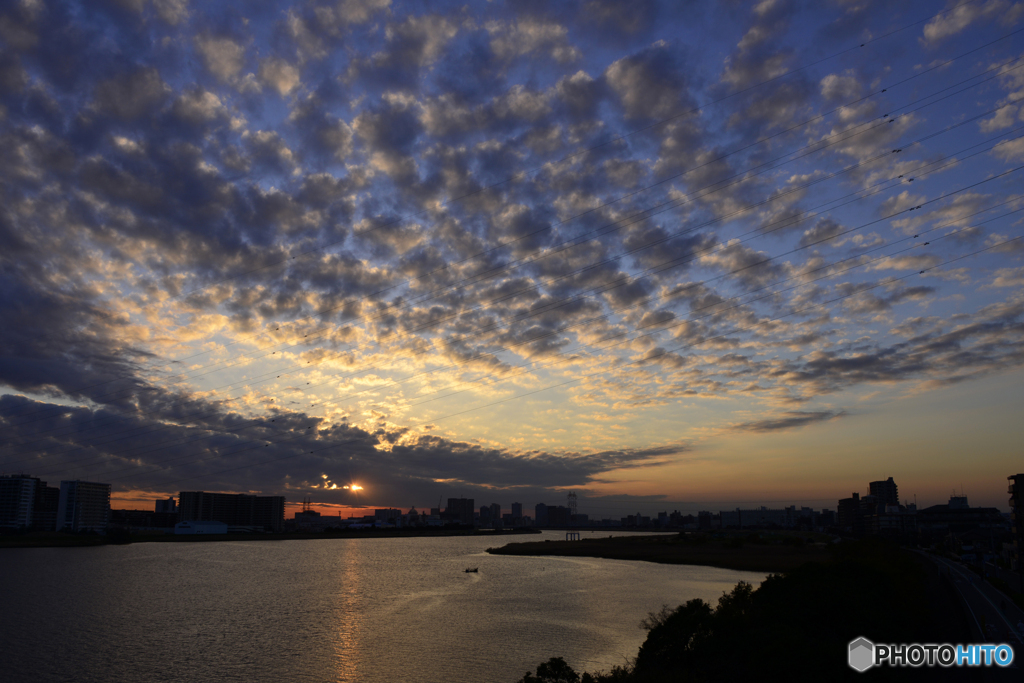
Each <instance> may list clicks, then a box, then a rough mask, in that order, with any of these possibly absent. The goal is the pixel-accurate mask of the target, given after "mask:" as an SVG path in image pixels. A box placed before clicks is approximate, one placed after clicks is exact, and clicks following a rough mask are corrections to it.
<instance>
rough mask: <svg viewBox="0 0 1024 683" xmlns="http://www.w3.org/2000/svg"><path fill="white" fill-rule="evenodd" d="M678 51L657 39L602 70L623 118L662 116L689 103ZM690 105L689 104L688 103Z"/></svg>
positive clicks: (668, 114) (676, 111)
mask: <svg viewBox="0 0 1024 683" xmlns="http://www.w3.org/2000/svg"><path fill="white" fill-rule="evenodd" d="M684 71H685V67H684V64H683V61H682V59H681V58H680V56H679V54H678V53H677V52H675V51H673V50H672V49H671V48H670V47H669V45H668V44H667V43H665V42H662V41H659V42H657V43H655V44H653V45H651V46H650V47H648V48H647V49H645V50H643V51H641V52H638V53H636V54H633V55H630V56H628V57H623V58H622V59H620V60H617V61H615V62H613V63H612V64H611V65H610V66H609V67H608V68H607V69H606V70H605V73H604V78H605V80H606V81H607V82H608V85H609V87H610V88H611V90H612V91H613V92H614V93H615V94H616V95H617V96H618V98H619V102H620V103H621V104H622V108H623V110H624V111H625V114H626V117H627V118H631V119H636V118H641V119H647V118H653V119H663V118H667V117H669V116H672V115H673V114H679V113H681V112H682V110H683V109H684V108H687V105H690V104H691V100H690V98H689V96H688V92H687V88H686V83H685V81H684V79H683V78H682V76H681V74H682V73H683V72H684ZM691 106H692V105H691Z"/></svg>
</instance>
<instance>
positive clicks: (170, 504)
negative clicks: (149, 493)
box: [155, 496, 178, 514]
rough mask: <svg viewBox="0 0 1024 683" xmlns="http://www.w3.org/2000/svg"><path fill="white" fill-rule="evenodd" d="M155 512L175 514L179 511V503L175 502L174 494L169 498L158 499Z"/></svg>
mask: <svg viewBox="0 0 1024 683" xmlns="http://www.w3.org/2000/svg"><path fill="white" fill-rule="evenodd" d="M155 512H160V513H164V514H175V513H177V512H178V505H177V504H176V503H175V502H174V496H171V497H170V498H168V499H167V500H158V501H156V510H155Z"/></svg>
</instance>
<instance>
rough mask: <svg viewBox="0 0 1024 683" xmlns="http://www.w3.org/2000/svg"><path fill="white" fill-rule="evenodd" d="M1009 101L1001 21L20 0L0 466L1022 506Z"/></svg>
mask: <svg viewBox="0 0 1024 683" xmlns="http://www.w3.org/2000/svg"><path fill="white" fill-rule="evenodd" d="M1021 100H1024V3H1021V2H1010V1H1009V0H976V1H973V2H960V3H957V2H949V3H948V4H946V5H944V6H943V5H940V4H939V3H934V2H909V1H903V0H886V1H885V2H881V1H877V2H876V1H875V0H832V1H831V2H810V1H799V0H764V1H762V2H739V1H734V2H720V3H703V2H656V1H654V0H650V1H645V0H636V1H634V2H629V3H623V2H614V1H611V0H583V1H577V2H560V3H548V2H535V1H532V0H524V1H522V2H498V1H495V2H488V3H468V4H466V3H447V2H430V3H423V2H398V1H397V0H396V1H392V0H341V1H340V2H336V1H335V2H321V1H317V0H309V1H300V2H294V3H284V2H259V1H249V2H233V3H226V2H225V3H220V2H218V3H197V2H190V1H189V0H106V1H102V2H101V1H98V0H97V1H95V2H81V3H79V2H74V1H70V0H69V1H67V2H45V1H43V0H20V1H14V2H7V3H4V4H3V5H2V8H0V146H2V148H3V149H4V162H3V164H2V165H0V193H2V195H0V321H2V324H0V434H2V438H0V471H2V472H6V473H15V472H24V473H27V474H31V475H32V476H38V477H40V478H42V479H45V480H48V481H50V482H51V484H53V483H55V482H57V481H59V480H65V479H84V480H89V481H101V482H109V483H111V484H112V486H113V499H114V507H138V508H148V507H150V506H151V505H152V501H153V500H154V499H156V498H161V497H166V496H168V495H176V494H177V492H178V491H182V490H206V491H229V492H250V493H259V494H261V495H284V496H286V497H287V499H288V500H289V502H290V503H293V504H297V503H298V502H300V501H302V500H303V499H304V498H306V497H309V499H310V500H311V501H313V502H314V503H315V504H316V505H317V506H319V507H320V508H321V509H322V510H341V511H344V510H345V508H362V507H386V506H395V507H402V508H406V507H409V506H417V507H434V506H437V504H438V501H439V500H444V499H447V498H449V497H470V498H474V499H475V500H476V502H477V505H478V506H480V505H485V504H490V503H492V502H497V503H500V504H502V507H503V508H504V509H506V510H507V509H509V507H510V504H511V503H512V502H513V501H517V502H521V503H523V504H524V505H525V506H526V508H527V509H528V510H529V509H531V508H532V507H533V505H534V504H536V503H539V502H544V503H547V504H552V505H553V504H562V503H564V501H565V500H566V495H567V494H568V492H570V491H575V492H576V493H577V495H578V497H579V511H580V512H585V513H588V514H590V515H592V516H595V517H606V516H610V517H616V518H617V517H620V516H625V515H627V514H632V513H635V512H637V511H641V512H643V513H644V514H651V513H654V512H656V511H658V510H672V509H679V510H682V511H688V512H696V511H697V510H701V509H709V510H719V509H731V508H734V507H737V506H739V507H752V506H759V505H766V506H769V507H782V506H784V505H791V504H795V505H807V506H810V507H814V508H825V507H832V508H834V507H835V502H836V500H837V499H838V498H841V497H846V496H849V495H850V493H851V492H853V491H859V492H861V493H865V492H866V489H867V484H868V482H869V481H873V480H878V479H885V478H887V477H890V476H892V477H893V478H894V479H895V481H896V483H897V484H898V485H899V487H900V496H901V498H903V499H905V500H907V501H908V502H913V501H914V500H915V499H916V500H917V502H918V505H919V506H923V505H931V504H938V503H944V502H946V500H947V499H948V497H949V495H950V494H951V493H952V492H953V491H954V490H955V491H957V492H958V493H959V492H960V491H963V493H964V494H966V495H967V496H968V499H969V500H970V502H971V503H972V504H973V505H988V506H995V507H999V508H1000V509H1003V510H1005V509H1007V502H1006V501H1007V495H1006V494H1005V491H1006V484H1007V481H1006V477H1007V476H1008V475H1011V474H1015V473H1017V472H1020V471H1022V464H1024V461H1022V459H1021V446H1020V444H1021V443H1024V414H1022V412H1024V411H1022V407H1024V369H1022V366H1024V318H1022V316H1024V287H1022V285H1024V258H1022V257H1024V192H1022V188H1024V168H1022V167H1024V102H1022V101H1021ZM353 484H358V485H359V486H362V489H361V490H356V489H353V488H351V486H352V485H353Z"/></svg>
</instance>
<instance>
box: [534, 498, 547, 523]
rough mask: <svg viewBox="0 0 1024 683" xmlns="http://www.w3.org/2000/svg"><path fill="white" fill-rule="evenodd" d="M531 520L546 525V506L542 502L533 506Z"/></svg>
mask: <svg viewBox="0 0 1024 683" xmlns="http://www.w3.org/2000/svg"><path fill="white" fill-rule="evenodd" d="M533 521H534V523H535V524H536V525H537V526H547V525H548V506H547V505H545V504H544V503H537V504H536V505H535V506H534V507H533Z"/></svg>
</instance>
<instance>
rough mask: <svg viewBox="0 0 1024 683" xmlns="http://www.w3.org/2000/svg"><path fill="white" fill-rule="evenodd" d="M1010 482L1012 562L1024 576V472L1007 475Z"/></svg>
mask: <svg viewBox="0 0 1024 683" xmlns="http://www.w3.org/2000/svg"><path fill="white" fill-rule="evenodd" d="M1007 480H1008V481H1009V482H1010V486H1009V489H1007V493H1009V494H1010V533H1011V534H1012V535H1013V550H1012V555H1013V557H1012V558H1011V562H1012V563H1013V569H1014V570H1015V571H1016V572H1017V574H1018V575H1019V576H1021V577H1024V555H1022V553H1024V474H1014V475H1011V476H1009V477H1007Z"/></svg>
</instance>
